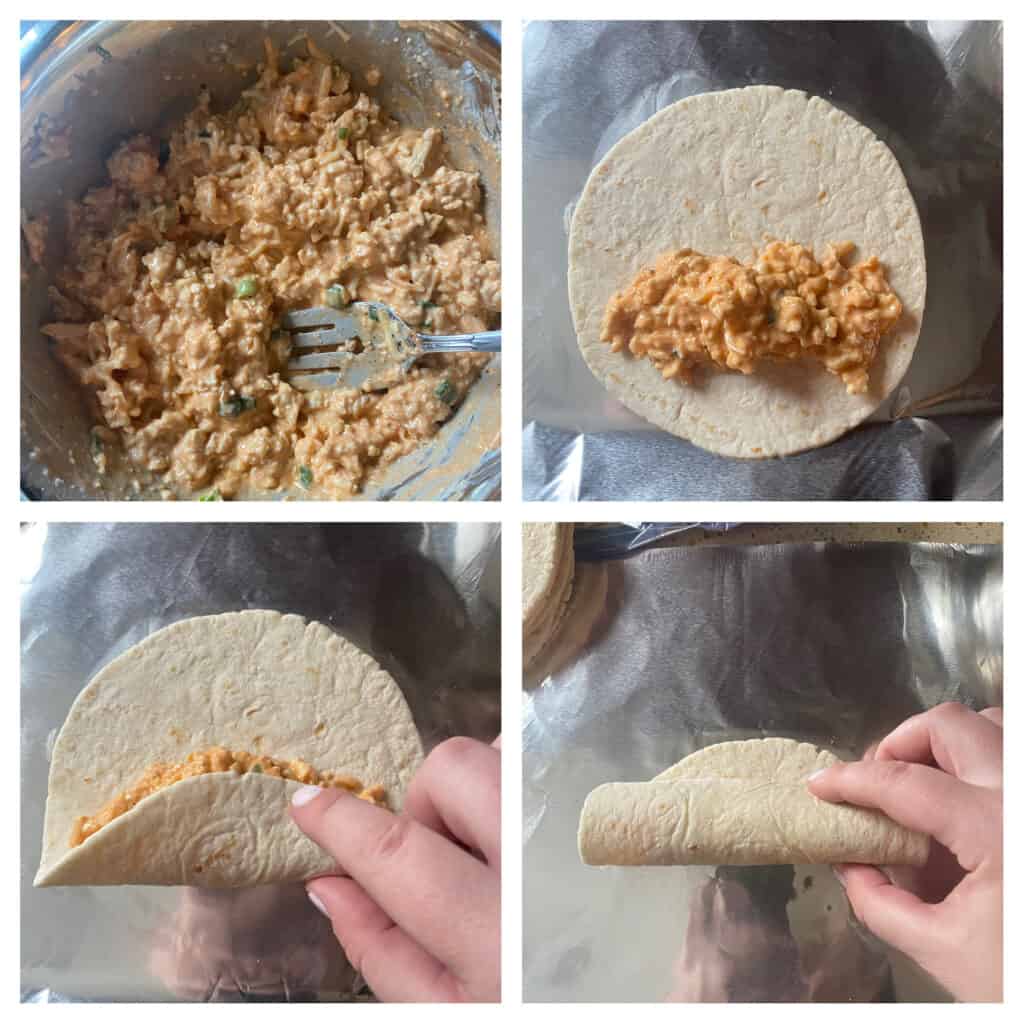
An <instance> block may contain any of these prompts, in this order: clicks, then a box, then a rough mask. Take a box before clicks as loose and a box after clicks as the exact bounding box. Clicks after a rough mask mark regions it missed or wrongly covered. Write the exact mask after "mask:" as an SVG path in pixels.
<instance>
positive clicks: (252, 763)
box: [69, 747, 387, 848]
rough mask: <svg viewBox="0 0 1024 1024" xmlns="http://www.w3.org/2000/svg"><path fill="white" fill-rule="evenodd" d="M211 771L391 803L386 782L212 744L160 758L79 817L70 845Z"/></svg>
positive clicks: (384, 803) (76, 843)
mask: <svg viewBox="0 0 1024 1024" xmlns="http://www.w3.org/2000/svg"><path fill="white" fill-rule="evenodd" d="M211 772H234V773H235V774H236V775H245V774H246V773H247V772H252V773H253V774H262V775H269V776H271V777H272V778H275V779H291V780H292V781H294V782H301V783H303V784H305V785H308V786H321V787H324V788H329V787H332V786H333V787H336V788H338V789H346V790H348V791H349V792H350V793H354V794H355V795H356V796H358V797H359V799H360V800H368V801H369V802H370V803H373V804H377V806H379V807H386V806H387V794H386V793H385V792H384V787H383V786H370V787H369V788H364V786H363V784H362V783H361V782H360V781H359V780H358V779H356V778H353V777H352V776H351V775H343V774H340V773H337V772H318V771H317V770H316V769H315V768H313V767H311V766H310V765H308V764H306V762H305V761H303V760H301V759H299V758H293V759H292V760H290V761H280V760H278V759H277V758H275V757H264V756H263V755H262V754H249V753H247V752H246V751H244V750H228V749H226V748H225V747H211V748H210V749H209V750H201V751H197V752H196V753H194V754H189V755H188V757H187V758H185V760H184V761H181V762H177V763H172V764H168V763H166V762H162V761H160V762H157V763H156V764H153V765H150V767H149V768H147V769H146V772H145V774H143V776H142V778H140V779H139V781H138V782H136V783H135V785H133V786H132V787H131V788H130V789H127V790H125V791H124V792H123V793H119V794H118V795H117V796H115V797H114V798H113V799H112V800H110V801H108V802H107V803H106V804H105V805H104V806H103V808H102V809H101V810H100V811H98V812H97V813H96V814H94V815H92V816H91V817H81V818H76V819H75V824H74V826H73V828H72V830H71V839H70V842H69V845H70V846H71V847H72V848H73V847H75V846H80V845H81V844H82V843H84V842H85V840H86V839H88V838H89V836H91V835H94V834H95V833H96V832H98V831H99V830H100V829H101V828H103V826H104V825H109V824H110V822H112V821H113V820H114V819H115V818H119V817H120V816H121V815H122V814H124V813H125V812H126V811H130V810H131V809H132V808H133V807H134V806H135V805H136V804H137V803H139V801H140V800H145V798H146V797H147V796H152V795H153V794H154V793H156V792H157V791H158V790H161V789H166V788H167V787H168V786H173V785H174V783H176V782H181V781H182V779H191V778H195V776H197V775H209V774H210V773H211Z"/></svg>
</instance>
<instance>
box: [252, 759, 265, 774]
mask: <svg viewBox="0 0 1024 1024" xmlns="http://www.w3.org/2000/svg"><path fill="white" fill-rule="evenodd" d="M249 771H251V772H254V773H255V774H256V775H262V774H263V765H261V764H260V763H259V761H257V762H256V763H255V764H254V765H253V766H252V767H251V768H250V769H249Z"/></svg>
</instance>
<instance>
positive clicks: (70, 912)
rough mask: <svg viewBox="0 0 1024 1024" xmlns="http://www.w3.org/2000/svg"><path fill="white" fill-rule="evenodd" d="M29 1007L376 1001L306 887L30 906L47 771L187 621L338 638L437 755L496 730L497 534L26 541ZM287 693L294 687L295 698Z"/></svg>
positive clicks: (74, 535)
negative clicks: (294, 629) (63, 746)
mask: <svg viewBox="0 0 1024 1024" xmlns="http://www.w3.org/2000/svg"><path fill="white" fill-rule="evenodd" d="M19 559H20V566H19V568H20V571H21V580H22V680H21V682H22V691H21V708H22V721H21V738H22V750H21V767H22V793H21V795H22V817H21V825H22V831H21V842H22V846H21V956H22V961H21V993H22V999H23V1000H24V1001H32V1002H49V1001H81V1000H85V999H98V1000H104V1001H109V1000H113V1001H124V1000H158V1001H161V1000H213V1001H225V1000H227V1001H239V1000H250V999H273V1000H278V999H288V1000H300V1001H310V1000H331V999H339V998H340V999H351V998H354V997H355V996H357V995H358V994H359V993H361V992H363V990H364V986H363V984H362V981H361V979H360V978H359V977H358V976H356V974H355V972H354V971H353V970H352V969H351V967H349V965H348V964H347V963H346V961H345V959H344V957H343V956H342V954H341V951H340V947H339V946H338V944H337V941H336V940H335V939H334V936H333V934H332V933H331V931H330V928H329V926H328V924H327V922H326V920H325V919H324V918H323V917H322V916H321V915H320V914H319V913H318V912H317V911H316V910H314V909H313V907H312V906H311V905H310V904H309V901H308V900H307V899H306V896H305V892H304V889H303V887H302V886H263V887H259V888H255V889H248V890H239V891H233V892H212V891H209V890H199V889H189V888H184V887H182V888H159V887H136V886H124V887H112V888H76V887H69V888H55V889H34V888H33V887H32V878H33V876H34V873H35V869H36V866H37V864H38V860H39V850H40V844H41V837H42V825H43V810H44V806H45V799H46V783H47V775H48V772H49V753H50V750H51V748H52V745H53V742H54V740H55V738H56V734H57V731H58V730H59V728H60V726H61V725H62V724H63V721H64V718H65V716H66V715H67V712H68V709H69V708H70V706H71V703H72V701H73V700H74V698H75V697H76V696H77V694H78V692H79V691H80V690H81V689H82V687H83V686H85V684H86V683H87V682H88V681H89V679H90V678H91V677H92V676H93V675H94V674H95V672H96V671H97V670H98V669H99V668H101V667H102V666H103V665H105V664H107V662H109V661H110V660H111V659H112V658H113V657H114V656H115V655H117V654H119V653H120V652H121V651H123V650H125V649H126V648H128V647H130V646H131V645H132V644H134V643H137V642H138V641H139V640H141V639H142V638H143V637H145V636H147V635H148V634H149V633H152V632H153V631H154V630H156V629H159V628H160V627H162V626H165V625H168V624H170V623H171V622H175V621H177V620H179V619H183V618H187V617H189V616H192V615H206V614H213V613H217V612H224V611H233V610H239V609H244V608H274V609H278V610H280V611H286V612H294V613H297V614H300V615H304V616H306V617H308V618H311V619H317V620H319V621H320V622H323V623H326V624H327V625H329V626H331V627H332V628H334V629H335V630H337V631H338V632H339V633H340V634H342V635H343V636H345V637H347V638H348V639H350V640H352V641H353V642H354V643H356V644H357V645H359V646H360V647H362V648H363V649H364V650H366V651H368V652H369V653H370V654H372V655H373V656H374V657H375V658H376V659H378V661H379V662H380V663H381V664H382V665H383V666H384V667H385V668H386V669H387V670H388V671H389V672H390V673H391V674H392V675H393V676H394V678H395V679H396V681H397V682H398V683H399V685H400V686H401V688H402V691H403V693H404V694H405V696H406V699H407V700H408V701H409V705H410V707H411V708H412V712H413V716H414V718H415V720H416V724H417V726H418V727H419V730H420V734H421V736H422V738H423V742H424V746H425V747H427V748H428V749H429V748H430V747H433V746H435V745H436V744H437V743H438V742H440V741H441V740H443V739H445V738H446V737H448V736H451V735H456V734H458V735H469V736H476V737H478V738H480V739H483V740H486V741H488V742H489V741H490V740H492V739H494V737H495V736H496V735H497V733H498V731H499V730H500V706H501V698H500V678H501V673H500V668H499V657H500V645H499V639H500V615H499V601H500V589H501V588H500V537H499V528H498V526H496V525H494V524H488V523H482V524H463V525H457V526H452V525H449V524H437V525H435V524H426V525H408V526H375V525H356V526H317V525H308V526H307V525H290V524H289V525H284V524H282V525H278V526H269V525H261V526H250V525H231V526H227V525H224V526H203V525H185V524H177V525H166V524H153V525H129V524H122V525H67V524H62V525H51V526H49V527H46V526H42V525H36V526H29V527H23V528H22V535H21V542H20V547H19ZM286 683H287V680H282V684H283V685H284V684H286Z"/></svg>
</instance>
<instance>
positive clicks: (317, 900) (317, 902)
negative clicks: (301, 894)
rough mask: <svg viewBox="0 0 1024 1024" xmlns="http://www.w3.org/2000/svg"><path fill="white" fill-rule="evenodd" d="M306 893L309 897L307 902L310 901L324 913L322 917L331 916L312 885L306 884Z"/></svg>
mask: <svg viewBox="0 0 1024 1024" xmlns="http://www.w3.org/2000/svg"><path fill="white" fill-rule="evenodd" d="M306 895H307V896H308V897H309V902H310V903H312V904H313V906H314V907H316V909H317V910H319V911H320V913H321V914H323V915H324V917H327V918H329V917H330V916H331V915H330V914H328V913H327V907H326V906H325V905H324V901H323V900H322V899H320V897H319V896H318V895H317V894H316V890H315V889H314V888H313V887H312V886H309V885H307V886H306Z"/></svg>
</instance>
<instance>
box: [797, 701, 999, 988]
mask: <svg viewBox="0 0 1024 1024" xmlns="http://www.w3.org/2000/svg"><path fill="white" fill-rule="evenodd" d="M808 789H809V790H810V791H811V792H812V793H813V794H814V795H815V796H817V797H819V798H820V799H822V800H829V801H832V802H833V803H850V804H856V805H857V806H859V807H870V808H875V809H877V810H880V811H883V812H884V813H885V814H887V815H888V816H889V817H890V818H892V819H893V821H896V822H898V823H899V824H901V825H905V826H906V827H907V828H912V829H916V830H917V831H919V832H924V833H926V834H927V835H929V836H931V837H932V840H933V842H932V850H931V854H930V856H929V858H928V863H927V864H926V865H925V866H924V868H921V869H918V870H913V869H900V870H897V869H889V875H888V876H887V875H886V874H885V873H883V872H882V871H881V870H880V869H879V868H876V867H871V866H868V865H864V864H845V865H841V866H838V867H837V868H836V871H837V874H838V875H839V877H840V880H841V881H842V883H843V885H844V886H845V888H846V894H847V896H848V897H849V900H850V905H851V906H852V907H853V911H854V913H855V914H856V915H857V917H858V918H859V919H860V921H861V922H862V923H863V924H864V925H865V926H866V927H867V928H869V929H870V930H871V931H872V932H874V933H875V934H876V935H877V936H878V937H879V938H881V939H883V940H884V941H885V942H888V943H889V944H890V945H891V946H894V947H895V948H896V949H899V950H901V951H902V952H903V953H906V954H907V955H908V956H909V957H911V959H913V960H914V961H916V962H917V963H918V964H919V965H920V966H921V967H923V968H924V969H925V970H926V971H928V973H929V974H931V975H932V976H933V977H934V978H935V979H937V980H938V981H939V982H941V983H942V984H943V985H945V986H946V988H948V989H949V991H950V992H951V993H952V994H953V995H954V996H956V997H957V998H958V999H960V1000H963V1001H968V1002H998V1001H1000V1000H1001V999H1002V992H1003V969H1002V964H1003V715H1002V711H1001V710H1000V709H998V708H988V709H987V710H985V711H982V712H981V713H980V714H978V713H975V712H973V711H970V710H968V709H967V708H965V707H964V706H963V705H961V704H955V703H950V704H941V705H939V706H938V707H936V708H932V709H931V710H930V711H926V712H924V714H920V715H915V716H914V717H913V718H909V719H907V721H905V722H904V723H903V724H902V725H900V726H899V727H898V728H896V729H895V730H893V732H891V733H890V734H889V735H888V736H886V737H885V739H883V740H882V741H881V743H879V744H878V747H877V748H876V749H875V750H874V751H869V752H868V754H866V755H865V760H863V761H859V762H854V763H843V764H836V765H832V766H831V767H830V768H827V769H825V770H824V771H823V772H822V773H821V774H820V775H815V776H812V778H811V779H810V780H809V782H808Z"/></svg>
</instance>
